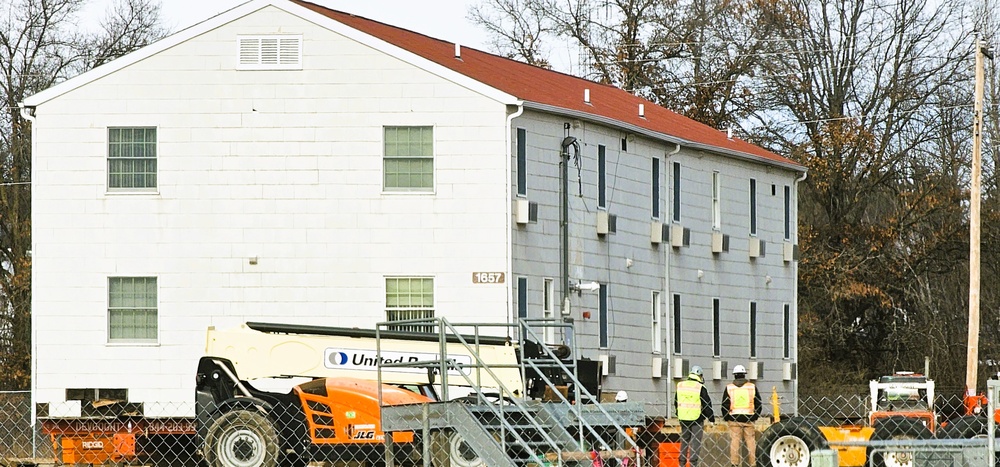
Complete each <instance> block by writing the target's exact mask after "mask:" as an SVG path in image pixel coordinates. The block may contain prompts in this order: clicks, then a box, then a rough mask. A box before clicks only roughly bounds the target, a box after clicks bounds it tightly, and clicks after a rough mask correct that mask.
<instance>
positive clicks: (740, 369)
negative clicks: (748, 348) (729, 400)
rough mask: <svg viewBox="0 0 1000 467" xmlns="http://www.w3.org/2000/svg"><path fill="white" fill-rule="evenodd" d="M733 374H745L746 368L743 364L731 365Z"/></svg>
mask: <svg viewBox="0 0 1000 467" xmlns="http://www.w3.org/2000/svg"><path fill="white" fill-rule="evenodd" d="M733 374H734V375H745V374H747V369H746V368H744V367H743V365H736V366H734V367H733Z"/></svg>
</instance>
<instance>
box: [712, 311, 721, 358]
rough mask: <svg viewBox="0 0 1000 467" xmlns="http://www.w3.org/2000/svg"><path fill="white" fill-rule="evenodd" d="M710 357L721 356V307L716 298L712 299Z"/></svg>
mask: <svg viewBox="0 0 1000 467" xmlns="http://www.w3.org/2000/svg"><path fill="white" fill-rule="evenodd" d="M712 356H713V357H720V356H722V307H721V305H720V303H719V299H718V298H713V299H712Z"/></svg>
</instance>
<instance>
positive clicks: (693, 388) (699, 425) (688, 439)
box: [674, 365, 715, 467]
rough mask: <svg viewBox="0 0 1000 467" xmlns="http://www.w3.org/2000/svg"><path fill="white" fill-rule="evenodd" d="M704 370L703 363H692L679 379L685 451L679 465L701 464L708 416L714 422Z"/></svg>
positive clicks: (677, 400)
mask: <svg viewBox="0 0 1000 467" xmlns="http://www.w3.org/2000/svg"><path fill="white" fill-rule="evenodd" d="M704 382H705V378H704V372H703V371H702V370H701V367H700V366H697V365H695V366H693V367H691V372H690V373H689V374H688V377H687V379H685V380H684V381H681V382H679V383H677V391H676V392H675V393H674V412H675V413H676V414H677V420H678V421H680V424H681V453H680V457H679V458H678V460H679V461H680V462H679V464H678V465H680V466H681V467H684V466H685V465H690V466H691V467H697V466H698V452H699V451H701V439H702V437H703V435H704V433H705V430H704V424H705V420H708V421H709V422H714V420H715V414H714V413H713V412H712V398H711V397H710V396H709V395H708V389H705V385H704V384H703V383H704Z"/></svg>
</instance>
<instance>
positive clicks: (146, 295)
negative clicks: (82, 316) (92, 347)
mask: <svg viewBox="0 0 1000 467" xmlns="http://www.w3.org/2000/svg"><path fill="white" fill-rule="evenodd" d="M157 303H158V302H157V286H156V278H155V277H109V278H108V341H109V342H156V340H157V336H158V329H159V324H158V323H159V318H158V313H157Z"/></svg>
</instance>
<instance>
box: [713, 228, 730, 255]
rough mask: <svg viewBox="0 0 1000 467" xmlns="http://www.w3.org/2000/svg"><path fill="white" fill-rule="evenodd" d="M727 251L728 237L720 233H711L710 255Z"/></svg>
mask: <svg viewBox="0 0 1000 467" xmlns="http://www.w3.org/2000/svg"><path fill="white" fill-rule="evenodd" d="M726 251H729V235H726V234H724V233H722V232H712V253H722V252H726Z"/></svg>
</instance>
